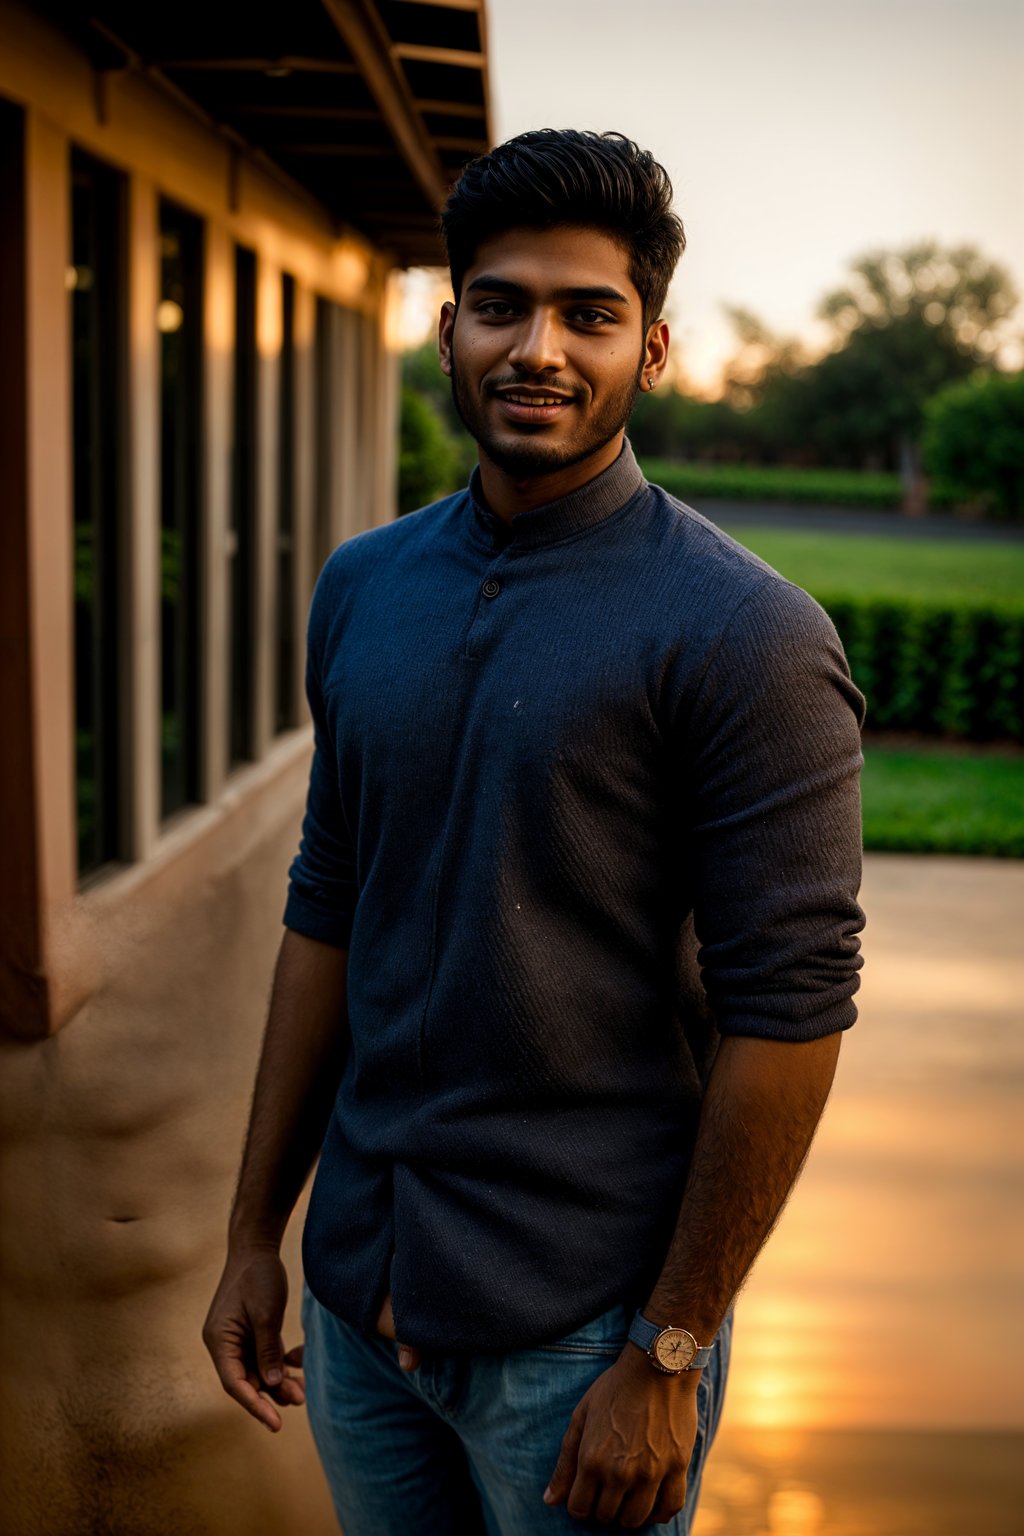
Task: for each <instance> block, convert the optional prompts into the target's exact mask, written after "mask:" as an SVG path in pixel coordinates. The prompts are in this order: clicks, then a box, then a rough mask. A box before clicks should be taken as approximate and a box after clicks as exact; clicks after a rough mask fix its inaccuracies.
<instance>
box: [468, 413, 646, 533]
mask: <svg viewBox="0 0 1024 1536" xmlns="http://www.w3.org/2000/svg"><path fill="white" fill-rule="evenodd" d="M644 484H645V481H644V477H643V472H642V471H641V469H640V466H639V464H638V463H637V462H636V458H635V457H634V454H633V449H632V447H631V446H630V442H629V439H628V438H624V439H623V443H622V449H621V451H620V453H619V456H618V458H617V459H616V460H615V462H614V464H609V466H608V468H607V469H605V470H602V472H601V473H600V474H599V475H595V477H594V479H593V480H588V481H587V483H586V485H581V486H580V487H579V489H578V490H575V491H571V492H570V493H569V495H568V496H560V497H559V498H558V500H557V501H546V502H544V503H543V505H542V506H539V507H530V508H529V510H528V511H525V512H517V513H516V514H515V516H514V517H513V518H512V522H511V524H507V523H505V522H504V521H503V519H502V518H500V517H499V516H498V515H497V513H496V512H492V511H491V509H490V507H489V506H488V505H487V502H486V500H485V499H484V493H483V489H482V487H481V484H480V468H479V465H478V466H477V467H476V468H475V469H474V470H473V473H472V474H471V475H470V477H469V494H470V505H471V507H472V513H473V521H474V524H475V526H476V528H477V529H479V530H480V531H482V532H483V533H484V534H485V536H486V538H487V541H488V543H490V544H492V545H494V544H497V545H500V546H505V545H508V544H514V545H515V546H516V548H517V549H530V548H535V547H536V546H537V545H539V544H552V543H554V542H555V541H556V540H557V539H564V538H566V537H568V536H569V535H570V534H574V533H581V532H582V531H583V530H584V529H586V528H591V527H594V526H595V525H596V524H597V523H603V522H604V520H605V518H607V517H610V516H611V515H612V513H613V512H618V510H619V508H620V507H624V506H625V505H626V503H627V501H631V500H632V498H633V497H634V496H635V495H636V493H637V491H638V490H639V489H640V488H641V486H642V485H644Z"/></svg>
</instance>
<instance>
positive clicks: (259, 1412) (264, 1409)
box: [213, 1354, 281, 1434]
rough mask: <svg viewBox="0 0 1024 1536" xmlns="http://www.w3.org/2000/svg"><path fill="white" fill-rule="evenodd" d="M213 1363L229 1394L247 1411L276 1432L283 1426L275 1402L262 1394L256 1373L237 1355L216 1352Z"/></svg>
mask: <svg viewBox="0 0 1024 1536" xmlns="http://www.w3.org/2000/svg"><path fill="white" fill-rule="evenodd" d="M213 1363H214V1365H215V1366H216V1367H217V1375H218V1376H219V1377H220V1379H221V1385H222V1386H223V1388H224V1390H225V1392H226V1393H227V1394H228V1396H229V1397H233V1398H234V1400H235V1402H236V1403H240V1404H241V1405H242V1407H243V1408H244V1409H245V1410H246V1412H247V1413H251V1414H252V1416H253V1418H254V1419H259V1421H260V1423H261V1424H265V1425H266V1426H267V1428H268V1429H270V1430H273V1431H274V1433H275V1434H276V1433H277V1431H278V1430H279V1429H280V1428H281V1415H280V1414H279V1413H278V1411H277V1409H276V1408H275V1407H274V1405H273V1403H271V1402H268V1401H267V1399H266V1398H265V1397H261V1396H260V1392H259V1378H258V1377H257V1376H256V1375H255V1373H254V1372H247V1371H246V1369H245V1366H244V1365H243V1364H242V1361H241V1359H240V1358H239V1357H238V1356H237V1355H228V1354H220V1355H216V1354H215V1355H214V1357H213Z"/></svg>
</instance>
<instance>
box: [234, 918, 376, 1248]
mask: <svg viewBox="0 0 1024 1536" xmlns="http://www.w3.org/2000/svg"><path fill="white" fill-rule="evenodd" d="M347 971H348V952H347V951H346V950H341V949H336V948H334V947H333V946H332V945H329V944H321V943H318V942H317V941H316V940H315V939H307V938H305V937H304V936H303V935H301V934H298V933H294V932H293V931H292V930H291V929H286V930H285V935H284V939H283V940H282V943H281V949H280V953H279V954H278V958H277V967H276V969H275V972H274V986H273V992H272V995H271V1000H270V1010H269V1014H268V1018H267V1027H266V1031H265V1033H264V1037H263V1049H262V1053H261V1056H260V1064H259V1070H258V1072H257V1075H256V1087H255V1090H254V1092H253V1102H252V1111H251V1114H250V1118H249V1130H248V1134H247V1136H246V1142H245V1152H244V1155H243V1158H242V1170H241V1173H240V1175H239V1180H238V1190H237V1193H236V1195H235V1202H234V1206H233V1209H232V1212H231V1222H230V1240H231V1244H232V1246H244V1245H246V1244H251V1243H272V1244H275V1245H276V1244H278V1243H280V1241H281V1237H282V1235H283V1233H284V1229H285V1227H286V1226H287V1223H288V1218H289V1216H290V1215H291V1212H292V1209H293V1207H294V1205H295V1202H296V1200H297V1199H298V1197H299V1194H300V1192H301V1190H302V1186H303V1184H304V1183H305V1181H306V1177H307V1175H308V1174H309V1170H310V1168H311V1167H312V1165H313V1162H314V1160H315V1158H316V1155H317V1153H318V1152H319V1150H320V1147H321V1144H322V1142H323V1138H324V1133H325V1131H326V1129H327V1122H328V1119H329V1118H330V1113H331V1108H332V1106H333V1104H334V1098H335V1095H336V1093H337V1088H338V1083H339V1081H340V1079H341V1074H342V1072H343V1070H344V1066H345V1058H346V1056H347V1054H348V1046H349V1031H348V1008H347V1003H346V986H345V984H346V977H347Z"/></svg>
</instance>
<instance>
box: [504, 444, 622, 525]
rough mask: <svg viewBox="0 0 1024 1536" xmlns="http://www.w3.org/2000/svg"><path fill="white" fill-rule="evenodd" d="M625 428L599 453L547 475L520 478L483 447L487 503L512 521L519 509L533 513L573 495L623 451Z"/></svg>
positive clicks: (601, 472) (508, 521)
mask: <svg viewBox="0 0 1024 1536" xmlns="http://www.w3.org/2000/svg"><path fill="white" fill-rule="evenodd" d="M624 436H625V428H623V430H622V431H621V432H618V433H616V435H615V436H614V437H613V438H612V440H611V441H610V442H608V443H605V444H604V446H603V447H602V448H599V449H598V450H597V452H596V453H593V454H590V455H589V456H588V457H587V458H585V459H581V460H580V462H579V463H578V464H570V465H569V466H568V468H566V469H556V470H552V471H551V473H550V474H547V475H527V476H525V477H523V478H517V477H516V476H515V475H511V474H509V472H508V471H507V470H504V469H502V468H500V466H499V465H497V464H495V463H494V461H493V460H492V459H489V458H488V457H487V454H486V453H485V452H484V450H483V449H482V448H481V449H480V454H479V461H480V488H481V490H482V491H483V493H484V496H485V498H486V501H487V505H488V506H489V507H490V509H491V511H492V512H493V513H494V515H495V516H496V517H500V518H501V520H502V522H504V523H511V521H512V519H513V517H515V515H516V513H517V512H529V511H530V510H531V509H532V508H533V507H543V506H545V505H546V504H547V503H548V502H549V501H558V500H560V498H561V497H563V496H570V495H571V494H572V492H573V491H578V490H579V489H580V487H581V486H584V485H587V484H588V483H589V481H591V480H596V478H597V476H598V475H600V474H603V473H604V471H605V470H606V469H609V468H610V467H611V465H612V464H614V463H615V460H616V459H617V458H618V456H619V454H620V452H621V450H622V440H623V438H624Z"/></svg>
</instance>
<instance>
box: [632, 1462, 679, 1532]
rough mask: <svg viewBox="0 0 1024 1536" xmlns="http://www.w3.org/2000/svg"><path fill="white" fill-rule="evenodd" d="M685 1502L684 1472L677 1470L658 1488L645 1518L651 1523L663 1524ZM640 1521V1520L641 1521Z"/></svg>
mask: <svg viewBox="0 0 1024 1536" xmlns="http://www.w3.org/2000/svg"><path fill="white" fill-rule="evenodd" d="M685 1503H686V1473H685V1472H677V1473H675V1474H674V1475H673V1476H671V1477H666V1479H665V1481H664V1482H663V1483H662V1485H661V1488H660V1489H659V1490H658V1497H657V1499H656V1501H655V1505H654V1508H653V1510H652V1511H651V1513H650V1515H649V1516H645V1517H644V1518H645V1519H650V1521H651V1523H652V1524H653V1525H664V1524H665V1523H666V1522H667V1521H669V1520H671V1519H672V1518H673V1516H674V1515H678V1513H679V1511H680V1510H681V1509H682V1507H683V1505H684V1504H685ZM641 1523H642V1522H641Z"/></svg>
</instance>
